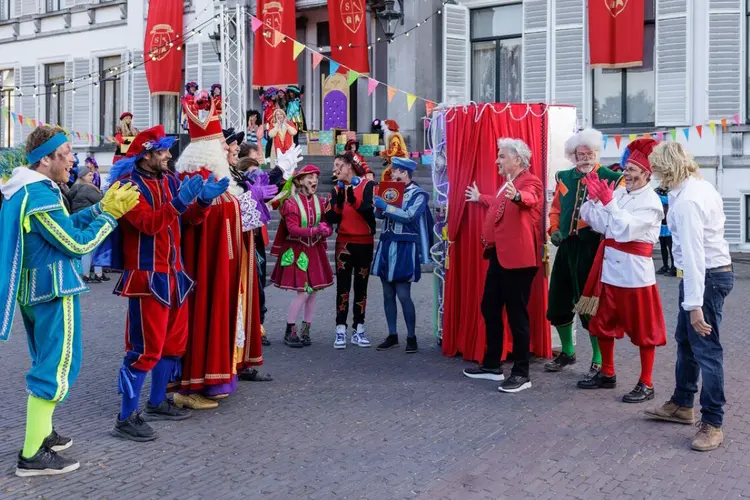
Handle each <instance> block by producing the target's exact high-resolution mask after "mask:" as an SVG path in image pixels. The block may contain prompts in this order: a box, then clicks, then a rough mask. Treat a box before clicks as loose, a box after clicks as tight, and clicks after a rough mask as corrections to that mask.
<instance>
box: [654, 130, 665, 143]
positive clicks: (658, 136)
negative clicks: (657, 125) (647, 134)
mask: <svg viewBox="0 0 750 500" xmlns="http://www.w3.org/2000/svg"><path fill="white" fill-rule="evenodd" d="M656 140H657V141H659V142H661V141H663V140H664V132H657V133H656Z"/></svg>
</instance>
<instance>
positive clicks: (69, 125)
mask: <svg viewBox="0 0 750 500" xmlns="http://www.w3.org/2000/svg"><path fill="white" fill-rule="evenodd" d="M72 79H73V61H65V87H64V89H65V92H64V93H65V117H64V118H63V120H64V121H63V127H64V128H66V129H68V131H70V130H74V129H73V100H74V99H75V96H76V94H77V93H78V90H76V94H73V85H75V82H74V83H70V80H72Z"/></svg>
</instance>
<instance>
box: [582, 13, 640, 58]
mask: <svg viewBox="0 0 750 500" xmlns="http://www.w3.org/2000/svg"><path fill="white" fill-rule="evenodd" d="M643 2H644V0H589V53H590V57H591V67H592V68H632V67H638V66H643V19H644V3H643Z"/></svg>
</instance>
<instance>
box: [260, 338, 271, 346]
mask: <svg viewBox="0 0 750 500" xmlns="http://www.w3.org/2000/svg"><path fill="white" fill-rule="evenodd" d="M260 343H261V344H263V345H264V346H269V345H271V341H270V340H268V337H267V336H266V335H262V336H261V337H260Z"/></svg>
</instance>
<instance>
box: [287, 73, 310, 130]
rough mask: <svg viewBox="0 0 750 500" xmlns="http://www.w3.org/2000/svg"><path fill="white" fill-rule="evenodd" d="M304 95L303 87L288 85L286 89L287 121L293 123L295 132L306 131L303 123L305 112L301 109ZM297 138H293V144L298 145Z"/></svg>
mask: <svg viewBox="0 0 750 500" xmlns="http://www.w3.org/2000/svg"><path fill="white" fill-rule="evenodd" d="M304 94H305V86H304V85H302V86H301V87H298V86H296V85H290V86H288V87H287V88H286V98H287V105H286V114H287V116H288V117H289V121H291V122H292V123H294V126H295V127H297V130H299V131H300V132H304V131H305V130H307V124H306V123H305V110H304V109H302V96H303V95H304ZM297 140H298V138H297V136H295V139H294V143H295V144H298V142H297Z"/></svg>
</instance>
